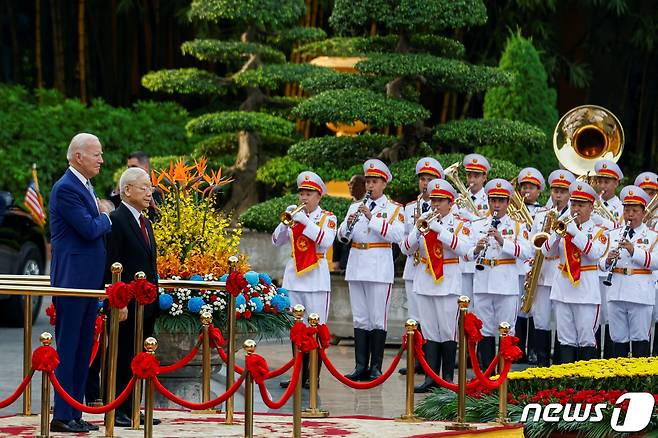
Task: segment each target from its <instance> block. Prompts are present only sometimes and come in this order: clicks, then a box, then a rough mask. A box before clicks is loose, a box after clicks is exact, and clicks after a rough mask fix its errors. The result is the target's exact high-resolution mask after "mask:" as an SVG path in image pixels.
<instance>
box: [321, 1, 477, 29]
mask: <svg viewBox="0 0 658 438" xmlns="http://www.w3.org/2000/svg"><path fill="white" fill-rule="evenodd" d="M486 21H487V10H486V8H485V6H484V3H483V2H482V1H481V0H405V1H399V0H336V2H335V4H334V10H333V12H332V14H331V17H330V18H329V23H330V24H331V25H332V26H333V27H334V29H336V30H337V31H338V32H340V33H349V32H350V31H352V30H354V29H361V28H366V27H368V26H369V25H370V23H372V22H375V23H377V24H378V25H382V26H383V27H385V28H387V29H389V30H391V31H393V32H396V31H401V30H405V31H408V32H409V33H413V32H415V31H418V30H424V31H426V30H429V31H437V30H443V29H447V28H452V27H464V26H475V25H481V24H484V23H485V22H486Z"/></svg>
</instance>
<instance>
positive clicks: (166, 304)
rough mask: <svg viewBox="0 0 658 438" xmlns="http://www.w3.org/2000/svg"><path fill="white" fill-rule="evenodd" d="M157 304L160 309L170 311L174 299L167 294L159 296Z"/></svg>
mask: <svg viewBox="0 0 658 438" xmlns="http://www.w3.org/2000/svg"><path fill="white" fill-rule="evenodd" d="M158 304H159V305H160V309H162V310H169V309H171V305H172V304H174V299H173V298H172V296H171V295H169V294H160V296H159V297H158Z"/></svg>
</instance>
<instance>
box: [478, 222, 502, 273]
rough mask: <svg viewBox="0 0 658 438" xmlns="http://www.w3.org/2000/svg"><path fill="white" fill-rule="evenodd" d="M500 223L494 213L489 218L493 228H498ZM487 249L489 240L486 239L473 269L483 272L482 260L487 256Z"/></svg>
mask: <svg viewBox="0 0 658 438" xmlns="http://www.w3.org/2000/svg"><path fill="white" fill-rule="evenodd" d="M499 223H500V221H499V220H498V212H496V211H494V212H493V215H492V216H491V226H492V227H493V228H498V224H499ZM488 249H489V240H488V239H487V243H486V244H485V245H484V248H483V249H482V251H480V255H479V256H478V258H477V261H476V262H475V269H477V270H478V271H483V270H484V258H485V256H486V255H487V250H488Z"/></svg>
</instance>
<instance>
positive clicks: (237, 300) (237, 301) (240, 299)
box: [235, 294, 247, 308]
mask: <svg viewBox="0 0 658 438" xmlns="http://www.w3.org/2000/svg"><path fill="white" fill-rule="evenodd" d="M243 304H247V300H245V299H244V295H242V294H240V295H238V296H237V297H235V307H236V308H238V307H240V306H242V305H243Z"/></svg>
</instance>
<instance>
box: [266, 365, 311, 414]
mask: <svg viewBox="0 0 658 438" xmlns="http://www.w3.org/2000/svg"><path fill="white" fill-rule="evenodd" d="M302 360H303V355H302V354H301V353H297V355H296V357H295V368H293V371H292V377H291V378H290V383H289V384H288V388H287V389H286V391H285V392H284V393H283V395H282V396H281V398H280V399H279V401H276V402H275V401H273V400H272V399H271V398H270V395H269V394H268V393H267V387H266V386H265V382H260V383H258V389H259V390H260V395H261V398H262V399H263V402H264V403H265V404H266V405H267V407H268V408H270V409H280V408H281V407H283V405H285V404H286V403H287V402H288V400H289V399H290V396H292V395H293V393H294V392H295V388H296V386H297V381H298V380H299V378H300V374H301V369H302Z"/></svg>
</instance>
